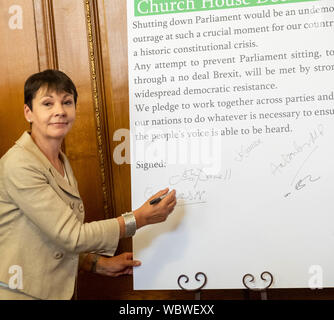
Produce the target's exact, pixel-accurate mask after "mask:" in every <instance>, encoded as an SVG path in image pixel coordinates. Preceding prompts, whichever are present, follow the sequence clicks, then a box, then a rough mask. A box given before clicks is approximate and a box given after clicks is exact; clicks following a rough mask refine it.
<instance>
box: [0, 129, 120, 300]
mask: <svg viewBox="0 0 334 320" xmlns="http://www.w3.org/2000/svg"><path fill="white" fill-rule="evenodd" d="M61 156H62V157H63V161H64V164H65V170H66V172H67V175H68V178H69V181H70V185H69V184H68V183H67V181H66V180H65V179H64V178H63V177H62V176H61V175H60V174H59V173H58V171H57V170H56V169H55V168H54V167H53V166H52V165H51V163H50V162H49V160H48V159H47V158H46V157H45V156H44V154H43V153H42V152H41V151H40V149H39V148H38V147H37V145H36V144H35V143H34V141H33V140H32V138H31V137H30V134H29V133H28V132H25V133H24V134H23V135H22V136H21V138H20V139H19V140H18V141H17V142H16V144H15V145H14V146H13V147H12V148H11V149H10V150H9V151H8V152H7V153H6V154H5V155H4V156H3V157H2V158H1V159H0V253H1V258H0V282H3V283H6V284H10V283H11V282H10V281H13V279H12V280H11V277H13V276H15V274H11V273H10V270H13V269H11V267H12V266H19V267H20V268H22V284H23V289H22V290H21V291H22V292H23V293H25V294H28V295H30V296H33V297H36V298H40V299H71V297H72V295H73V292H74V286H75V279H76V276H77V270H78V259H79V254H80V253H84V252H95V253H100V254H104V255H109V256H111V255H113V254H114V253H115V251H116V248H117V245H118V241H119V232H120V230H119V224H118V222H117V220H116V219H109V220H103V221H98V222H92V223H85V224H84V223H83V221H84V214H85V212H84V205H83V203H82V200H81V198H80V195H79V192H78V188H77V182H76V180H75V178H74V175H73V172H72V169H71V166H70V164H69V162H68V160H67V158H66V156H65V155H64V154H63V153H62V154H61Z"/></svg>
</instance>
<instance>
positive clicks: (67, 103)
mask: <svg viewBox="0 0 334 320" xmlns="http://www.w3.org/2000/svg"><path fill="white" fill-rule="evenodd" d="M64 104H66V105H68V106H70V105H72V104H73V101H72V100H69V101H65V102H64Z"/></svg>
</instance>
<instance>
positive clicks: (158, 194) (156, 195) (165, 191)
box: [148, 188, 169, 201]
mask: <svg viewBox="0 0 334 320" xmlns="http://www.w3.org/2000/svg"><path fill="white" fill-rule="evenodd" d="M168 191H169V188H166V189H163V190H160V191H159V192H157V193H156V194H155V195H153V196H152V197H151V198H149V199H148V201H151V200H153V199H155V198H159V197H161V196H163V195H165V194H167V193H168Z"/></svg>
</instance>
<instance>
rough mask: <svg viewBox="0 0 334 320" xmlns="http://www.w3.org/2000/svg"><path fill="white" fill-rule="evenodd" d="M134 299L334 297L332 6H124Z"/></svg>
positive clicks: (280, 2) (278, 1) (269, 1)
mask: <svg viewBox="0 0 334 320" xmlns="http://www.w3.org/2000/svg"><path fill="white" fill-rule="evenodd" d="M127 4H128V45H129V88H130V122H131V123H130V125H131V137H132V141H131V142H132V144H131V147H132V148H131V151H132V152H131V163H132V169H131V178H132V205H133V208H138V207H139V206H140V205H141V204H142V203H143V202H144V201H146V200H147V199H148V198H149V197H150V196H152V195H153V194H154V193H156V192H157V191H158V190H160V189H164V188H165V187H169V188H170V189H175V190H176V192H177V199H178V204H177V207H176V209H175V211H174V212H173V213H172V215H171V216H170V217H169V218H168V220H167V221H166V222H165V223H162V224H159V225H153V226H149V227H145V228H143V229H141V230H139V231H138V232H137V234H136V236H135V237H134V243H133V245H134V256H135V259H139V260H141V261H142V266H141V267H139V268H136V269H135V275H134V288H135V289H138V290H139V289H140V290H142V289H178V288H179V286H178V283H177V279H178V277H179V276H180V275H182V274H185V275H187V276H188V277H189V278H190V279H191V281H190V282H189V283H188V284H186V285H184V286H188V288H192V287H198V283H197V282H196V281H195V280H194V277H195V274H196V273H197V272H203V273H205V275H206V276H207V284H206V286H205V288H206V289H237V288H244V285H243V283H242V279H243V276H244V275H245V274H249V273H250V274H252V275H254V277H255V278H256V281H255V282H254V284H250V286H255V287H263V286H265V285H266V283H264V282H262V281H261V279H260V275H261V273H262V272H264V271H269V272H270V273H271V274H272V275H273V284H272V286H271V287H272V288H300V287H304V288H309V287H311V288H317V287H333V286H334V202H333V199H334V191H333V190H334V188H333V183H332V182H333V181H334V169H333V168H334V166H333V164H334V152H333V141H334V125H333V124H334V121H333V114H334V106H333V101H334V92H333V90H334V85H333V83H334V76H333V75H334V45H333V39H334V3H333V1H332V0H319V1H305V0H291V1H289V0H226V1H224V0H193V1H191V0H188V1H187V0H183V1H181V0H179V1H176V0H174V1H171V0H164V1H159V0H135V1H134V0H128V3H127Z"/></svg>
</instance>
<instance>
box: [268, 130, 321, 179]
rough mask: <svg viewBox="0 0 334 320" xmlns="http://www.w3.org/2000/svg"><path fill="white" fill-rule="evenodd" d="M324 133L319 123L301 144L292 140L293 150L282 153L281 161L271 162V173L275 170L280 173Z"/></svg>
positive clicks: (274, 172)
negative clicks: (277, 162)
mask: <svg viewBox="0 0 334 320" xmlns="http://www.w3.org/2000/svg"><path fill="white" fill-rule="evenodd" d="M323 135H324V126H323V125H322V124H319V125H318V126H317V128H316V129H315V130H313V131H312V132H310V133H309V137H308V139H307V141H305V142H304V143H303V144H301V145H300V144H298V143H297V142H296V141H294V142H293V148H294V149H293V150H292V151H291V152H289V153H286V154H282V155H281V159H282V161H281V162H280V163H279V164H275V163H271V164H270V167H271V173H272V174H273V175H275V174H276V173H277V172H279V173H282V170H283V169H284V168H286V167H287V166H288V165H289V164H290V163H292V162H293V161H294V160H295V159H296V158H297V156H298V155H299V154H302V153H304V151H305V150H307V149H310V148H312V147H313V146H315V145H316V142H317V141H318V139H319V138H320V137H322V136H323Z"/></svg>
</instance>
